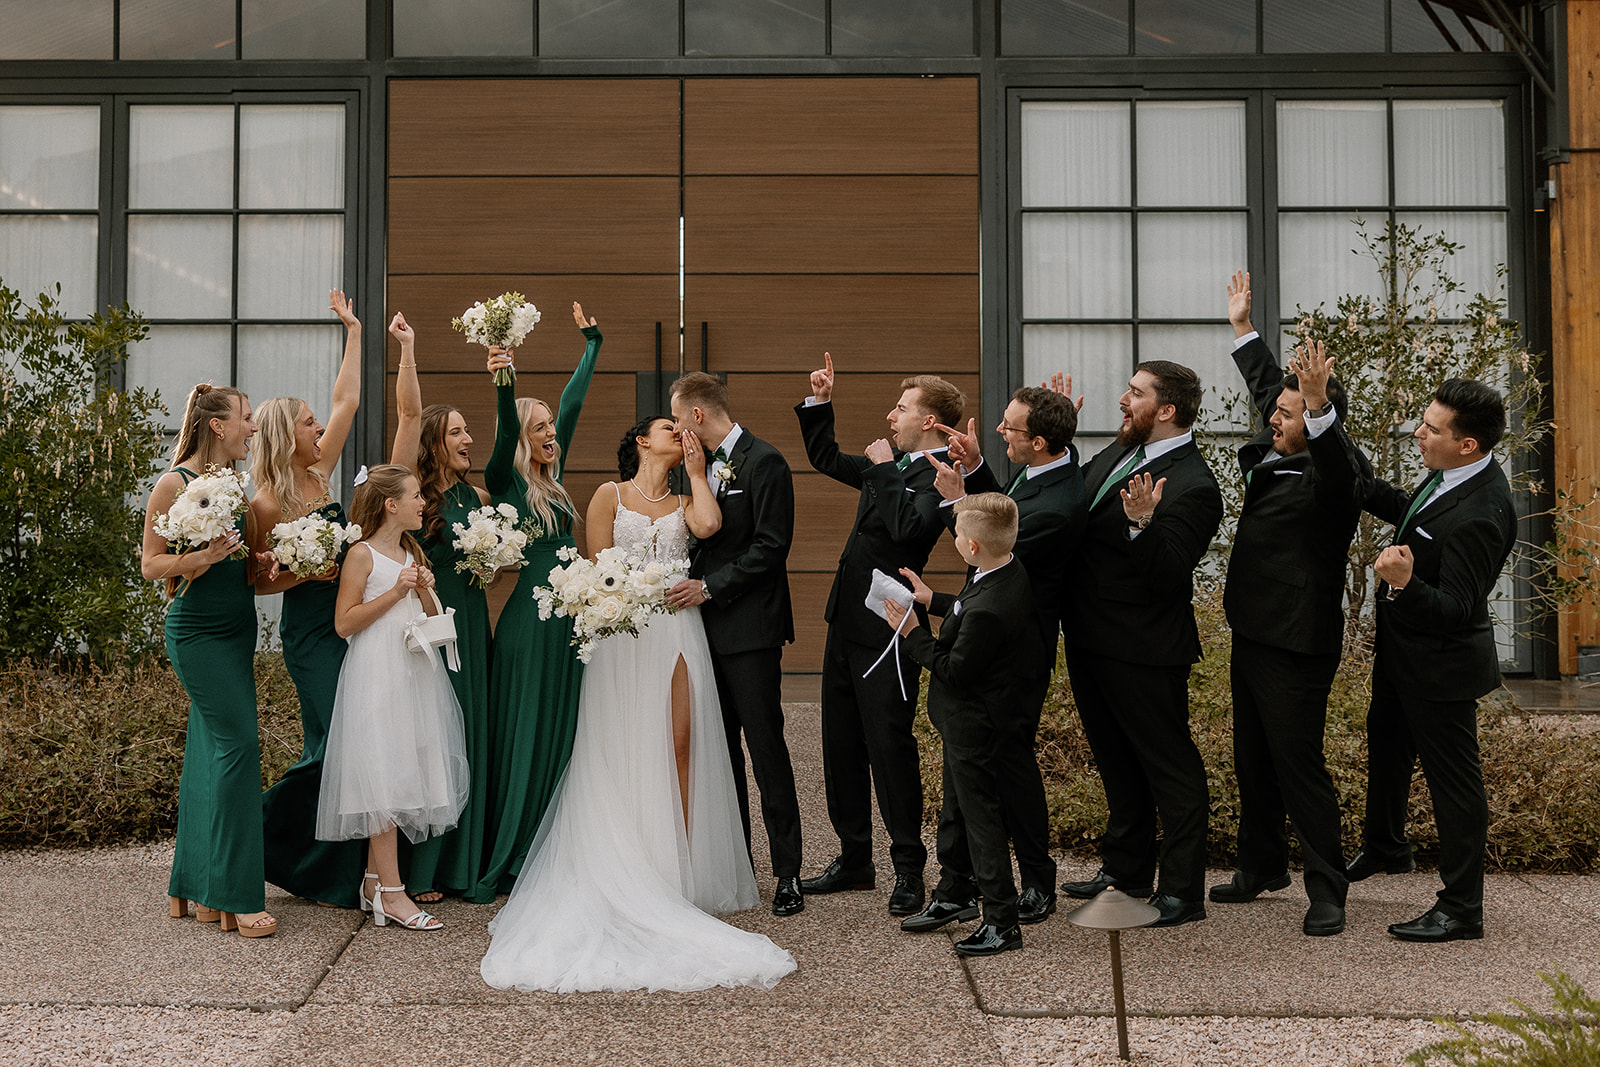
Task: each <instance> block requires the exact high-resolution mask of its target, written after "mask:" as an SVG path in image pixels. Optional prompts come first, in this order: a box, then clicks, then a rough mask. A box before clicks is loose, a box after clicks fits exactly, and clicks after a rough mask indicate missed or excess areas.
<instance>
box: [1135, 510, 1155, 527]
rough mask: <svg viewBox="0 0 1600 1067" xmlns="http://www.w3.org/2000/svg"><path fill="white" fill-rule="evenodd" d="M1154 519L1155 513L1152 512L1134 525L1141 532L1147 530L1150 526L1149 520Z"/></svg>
mask: <svg viewBox="0 0 1600 1067" xmlns="http://www.w3.org/2000/svg"><path fill="white" fill-rule="evenodd" d="M1155 517H1156V513H1155V512H1153V511H1152V512H1151V513H1150V514H1148V515H1146V516H1144V517H1143V518H1141V519H1140V520H1139V521H1138V522H1136V523H1134V525H1135V526H1137V527H1138V528H1139V529H1141V530H1143V529H1145V528H1147V527H1148V526H1149V525H1150V520H1151V519H1153V518H1155Z"/></svg>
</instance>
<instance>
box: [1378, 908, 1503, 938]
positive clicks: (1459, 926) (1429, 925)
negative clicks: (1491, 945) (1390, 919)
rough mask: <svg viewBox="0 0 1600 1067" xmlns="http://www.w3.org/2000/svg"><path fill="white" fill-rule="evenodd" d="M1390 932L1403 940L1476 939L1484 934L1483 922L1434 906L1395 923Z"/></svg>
mask: <svg viewBox="0 0 1600 1067" xmlns="http://www.w3.org/2000/svg"><path fill="white" fill-rule="evenodd" d="M1389 932H1390V933H1391V934H1393V935H1394V936H1395V937H1398V938H1399V939H1400V940H1402V941H1429V942H1432V941H1476V940H1478V939H1479V938H1480V937H1482V936H1483V924H1482V923H1481V922H1479V923H1469V922H1466V921H1465V920H1462V919H1457V918H1456V917H1455V916H1453V915H1446V914H1445V913H1444V912H1442V911H1440V910H1439V909H1438V908H1434V909H1433V910H1432V911H1429V912H1428V913H1427V914H1426V915H1423V916H1421V917H1419V918H1416V919H1412V920H1411V921H1410V922H1408V923H1395V924H1394V925H1393V926H1391V927H1389Z"/></svg>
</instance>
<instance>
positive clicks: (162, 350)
mask: <svg viewBox="0 0 1600 1067" xmlns="http://www.w3.org/2000/svg"><path fill="white" fill-rule="evenodd" d="M231 333H232V331H231V330H230V329H229V328H228V327H227V326H152V327H150V335H149V336H148V337H146V338H145V339H144V340H143V341H140V342H139V343H138V344H136V345H134V346H133V347H131V348H130V349H128V388H130V389H135V388H143V389H149V390H152V391H156V392H159V393H160V395H161V402H162V403H164V404H165V405H166V406H167V419H166V428H167V430H168V431H169V432H175V431H176V430H177V429H178V423H179V422H180V421H181V420H182V419H183V405H184V401H186V400H187V399H188V397H189V390H191V389H193V388H194V386H195V384H196V383H197V382H210V383H211V384H212V385H229V384H231V383H232V380H233V379H232V374H233V358H232V347H231V346H232V344H233V339H232V336H231Z"/></svg>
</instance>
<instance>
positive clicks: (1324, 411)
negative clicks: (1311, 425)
mask: <svg viewBox="0 0 1600 1067" xmlns="http://www.w3.org/2000/svg"><path fill="white" fill-rule="evenodd" d="M1333 411H1334V408H1333V401H1331V400H1330V401H1328V402H1327V403H1326V404H1324V405H1322V406H1321V407H1320V408H1318V409H1317V410H1315V411H1312V410H1311V409H1310V408H1307V409H1306V414H1307V415H1309V416H1310V417H1311V418H1313V419H1325V418H1327V417H1328V416H1329V415H1332V414H1333Z"/></svg>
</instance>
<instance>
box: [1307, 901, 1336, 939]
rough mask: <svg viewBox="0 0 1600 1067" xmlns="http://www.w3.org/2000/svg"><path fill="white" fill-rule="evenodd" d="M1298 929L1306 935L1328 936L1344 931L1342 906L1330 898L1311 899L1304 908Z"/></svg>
mask: <svg viewBox="0 0 1600 1067" xmlns="http://www.w3.org/2000/svg"><path fill="white" fill-rule="evenodd" d="M1300 929H1301V930H1302V931H1304V932H1305V935H1306V936H1307V937H1330V936H1332V935H1334V934H1342V933H1344V907H1343V906H1342V905H1339V904H1335V903H1334V902H1333V901H1331V900H1313V901H1312V902H1311V907H1309V908H1307V909H1306V918H1305V921H1304V922H1302V923H1301V924H1300Z"/></svg>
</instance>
